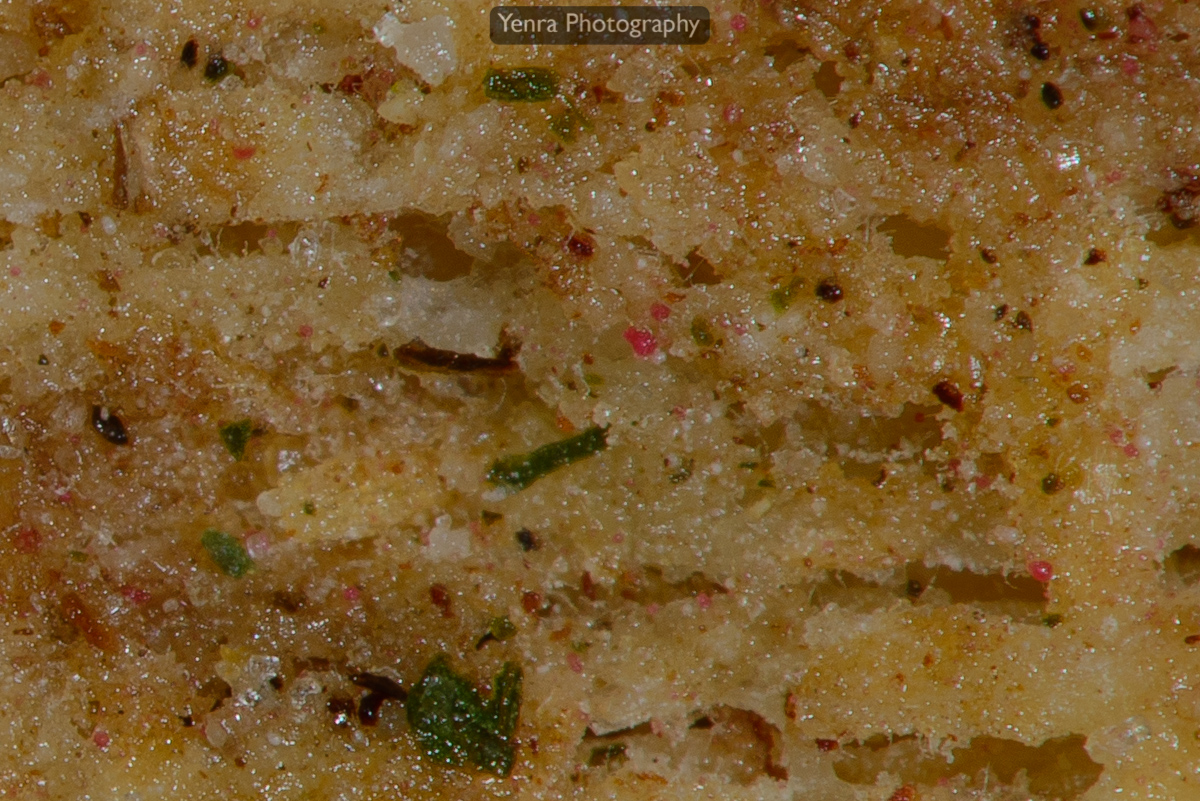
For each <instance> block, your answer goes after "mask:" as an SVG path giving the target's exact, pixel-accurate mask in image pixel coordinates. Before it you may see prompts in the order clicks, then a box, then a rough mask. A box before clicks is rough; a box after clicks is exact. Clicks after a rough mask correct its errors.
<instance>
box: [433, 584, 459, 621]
mask: <svg viewBox="0 0 1200 801" xmlns="http://www.w3.org/2000/svg"><path fill="white" fill-rule="evenodd" d="M429 600H430V601H432V602H433V605H434V606H436V607H437V608H438V609H441V610H442V617H454V610H453V609H452V608H451V600H450V591H449V590H448V589H446V585H444V584H434V585H433V586H431V587H430V588H429Z"/></svg>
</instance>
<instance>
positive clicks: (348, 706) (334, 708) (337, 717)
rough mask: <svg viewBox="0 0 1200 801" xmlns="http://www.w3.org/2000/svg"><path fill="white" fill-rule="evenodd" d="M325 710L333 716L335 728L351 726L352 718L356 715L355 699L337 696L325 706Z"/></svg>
mask: <svg viewBox="0 0 1200 801" xmlns="http://www.w3.org/2000/svg"><path fill="white" fill-rule="evenodd" d="M325 708H326V709H328V710H329V711H330V713H331V714H332V715H333V725H334V726H349V725H350V718H351V716H352V715H354V699H352V698H348V697H347V696H345V695H335V696H333V697H332V698H330V699H329V701H328V703H326V704H325Z"/></svg>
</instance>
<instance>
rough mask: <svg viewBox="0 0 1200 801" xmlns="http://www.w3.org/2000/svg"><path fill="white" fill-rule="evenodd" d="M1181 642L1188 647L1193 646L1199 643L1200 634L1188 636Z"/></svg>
mask: <svg viewBox="0 0 1200 801" xmlns="http://www.w3.org/2000/svg"><path fill="white" fill-rule="evenodd" d="M1183 641H1184V642H1185V643H1187V644H1188V645H1195V644H1196V643H1198V642H1200V634H1189V635H1188V636H1186V637H1184V638H1183Z"/></svg>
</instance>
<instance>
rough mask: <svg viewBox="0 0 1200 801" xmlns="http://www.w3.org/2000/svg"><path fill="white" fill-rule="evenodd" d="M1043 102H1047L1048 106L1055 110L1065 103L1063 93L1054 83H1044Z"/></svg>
mask: <svg viewBox="0 0 1200 801" xmlns="http://www.w3.org/2000/svg"><path fill="white" fill-rule="evenodd" d="M1042 102H1043V103H1045V104H1046V108H1048V109H1050V110H1051V111H1054V109H1056V108H1058V107H1059V106H1061V105H1062V104H1063V93H1062V90H1061V89H1059V88H1058V87H1057V86H1055V85H1054V84H1052V83H1044V84H1042Z"/></svg>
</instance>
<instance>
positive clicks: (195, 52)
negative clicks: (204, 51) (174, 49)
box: [179, 39, 200, 69]
mask: <svg viewBox="0 0 1200 801" xmlns="http://www.w3.org/2000/svg"><path fill="white" fill-rule="evenodd" d="M199 55H200V46H199V45H198V44H197V43H196V40H195V39H188V40H187V43H186V44H184V46H183V51H182V52H181V53H180V54H179V63H181V64H183V66H185V67H187V68H188V69H191V68H192V67H194V66H196V60H197V58H198V57H199Z"/></svg>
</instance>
